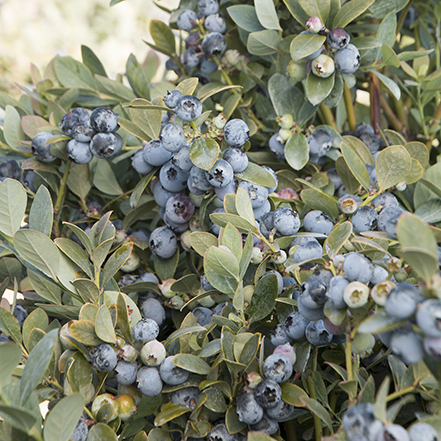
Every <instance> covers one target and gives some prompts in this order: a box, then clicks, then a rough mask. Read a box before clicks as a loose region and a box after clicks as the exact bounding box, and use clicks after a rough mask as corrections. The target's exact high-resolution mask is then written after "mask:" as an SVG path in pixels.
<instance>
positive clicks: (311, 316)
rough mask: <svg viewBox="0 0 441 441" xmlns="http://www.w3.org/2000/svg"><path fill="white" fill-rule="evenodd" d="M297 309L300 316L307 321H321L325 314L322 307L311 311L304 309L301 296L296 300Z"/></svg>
mask: <svg viewBox="0 0 441 441" xmlns="http://www.w3.org/2000/svg"><path fill="white" fill-rule="evenodd" d="M297 307H298V309H299V312H300V314H302V315H303V317H305V318H306V319H307V320H309V321H317V320H321V319H322V318H324V316H325V313H324V312H323V307H320V308H317V309H311V308H308V307H306V306H305V305H304V303H303V298H302V296H301V295H300V296H299V297H298V299H297ZM305 332H306V329H305Z"/></svg>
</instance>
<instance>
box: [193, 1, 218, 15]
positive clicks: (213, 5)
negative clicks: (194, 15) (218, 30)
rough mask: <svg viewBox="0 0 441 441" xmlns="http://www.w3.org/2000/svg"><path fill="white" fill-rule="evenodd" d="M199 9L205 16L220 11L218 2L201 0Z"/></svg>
mask: <svg viewBox="0 0 441 441" xmlns="http://www.w3.org/2000/svg"><path fill="white" fill-rule="evenodd" d="M198 9H199V12H200V13H201V14H203V15H211V14H216V13H217V11H219V3H218V1H217V0H199V1H198Z"/></svg>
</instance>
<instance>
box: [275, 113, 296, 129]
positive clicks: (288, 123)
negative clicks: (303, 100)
mask: <svg viewBox="0 0 441 441" xmlns="http://www.w3.org/2000/svg"><path fill="white" fill-rule="evenodd" d="M276 121H277V122H278V123H279V126H280V128H282V129H285V130H289V129H291V128H292V126H293V125H294V118H293V116H292V115H290V114H289V113H285V114H283V115H280V116H278V117H277V118H276Z"/></svg>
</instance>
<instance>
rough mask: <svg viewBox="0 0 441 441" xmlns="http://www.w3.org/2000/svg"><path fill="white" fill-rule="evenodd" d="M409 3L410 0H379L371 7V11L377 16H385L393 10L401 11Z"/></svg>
mask: <svg viewBox="0 0 441 441" xmlns="http://www.w3.org/2000/svg"><path fill="white" fill-rule="evenodd" d="M407 3H408V0H377V1H375V2H374V3H373V4H372V5H371V6H370V7H369V11H370V12H371V13H372V15H373V16H374V17H375V18H380V19H381V18H384V17H385V16H386V15H387V14H390V13H391V12H399V11H401V10H402V9H403V8H404V7H405V6H406V5H407Z"/></svg>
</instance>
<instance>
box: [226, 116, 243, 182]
mask: <svg viewBox="0 0 441 441" xmlns="http://www.w3.org/2000/svg"><path fill="white" fill-rule="evenodd" d="M233 121H234V120H233ZM223 159H224V160H225V161H227V162H228V163H229V164H230V165H231V167H232V169H233V172H234V173H241V172H243V171H244V170H245V169H246V168H247V167H248V156H247V155H246V153H245V152H244V151H243V150H241V149H240V148H238V147H230V148H228V149H226V150H225V151H224V153H223Z"/></svg>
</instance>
